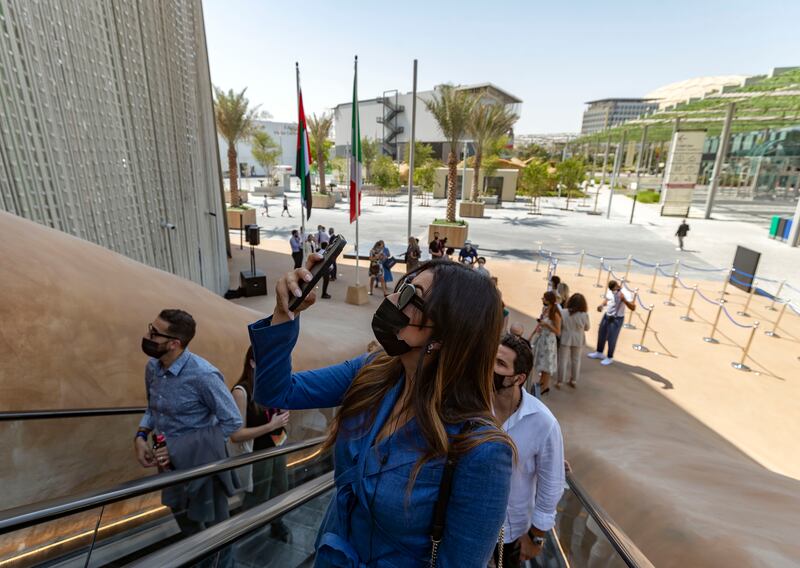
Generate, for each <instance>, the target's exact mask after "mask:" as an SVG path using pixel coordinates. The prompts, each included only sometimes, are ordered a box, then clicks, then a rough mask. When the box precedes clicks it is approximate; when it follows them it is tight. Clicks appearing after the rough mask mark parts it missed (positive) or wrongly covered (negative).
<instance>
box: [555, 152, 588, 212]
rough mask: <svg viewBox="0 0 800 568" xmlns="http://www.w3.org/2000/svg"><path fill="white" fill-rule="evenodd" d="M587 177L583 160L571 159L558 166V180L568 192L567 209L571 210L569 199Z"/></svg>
mask: <svg viewBox="0 0 800 568" xmlns="http://www.w3.org/2000/svg"><path fill="white" fill-rule="evenodd" d="M585 176H586V166H585V165H584V163H583V160H579V159H577V158H569V159H568V160H564V161H563V162H559V163H558V164H557V165H556V179H557V180H558V183H560V184H561V185H562V186H564V187H565V188H566V190H567V205H566V206H567V208H569V198H570V195H571V194H572V190H573V189H574V188H575V186H576V185H578V184H579V183H581V182H582V181H583V179H584V177H585Z"/></svg>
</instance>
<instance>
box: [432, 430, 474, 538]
mask: <svg viewBox="0 0 800 568" xmlns="http://www.w3.org/2000/svg"><path fill="white" fill-rule="evenodd" d="M474 428H475V425H474V424H473V423H472V422H469V421H467V422H464V425H463V426H462V427H461V430H460V431H459V434H464V433H466V432H469V431H471V430H473V429H474ZM457 464H458V456H456V455H455V452H453V447H452V444H451V445H450V449H449V450H448V452H447V460H446V461H445V462H444V471H443V472H442V481H441V483H439V496H438V497H437V499H436V505H435V506H434V508H433V527H432V528H431V541H432V542H434V543H435V544H438V543H439V542H441V540H442V537H443V536H444V520H445V516H446V514H447V502H448V501H449V500H450V494H451V493H452V492H453V474H454V473H455V471H456V465H457Z"/></svg>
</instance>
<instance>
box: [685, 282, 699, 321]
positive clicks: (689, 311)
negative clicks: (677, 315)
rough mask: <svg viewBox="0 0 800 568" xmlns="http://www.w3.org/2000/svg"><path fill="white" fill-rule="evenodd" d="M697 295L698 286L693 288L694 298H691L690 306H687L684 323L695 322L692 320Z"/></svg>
mask: <svg viewBox="0 0 800 568" xmlns="http://www.w3.org/2000/svg"><path fill="white" fill-rule="evenodd" d="M696 294H697V284H695V285H694V288H692V296H691V297H690V298H689V305H688V306H686V313H685V314H683V315H682V316H681V319H682V320H683V321H694V320H693V319H692V304H693V303H694V297H695V295H696Z"/></svg>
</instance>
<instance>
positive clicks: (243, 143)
mask: <svg viewBox="0 0 800 568" xmlns="http://www.w3.org/2000/svg"><path fill="white" fill-rule="evenodd" d="M254 127H255V128H256V129H258V130H261V131H262V132H266V133H267V134H269V135H270V137H271V138H272V139H273V140H274V141H275V143H276V144H277V145H278V147H279V149H280V152H281V153H280V155H279V156H278V162H277V164H275V165H276V166H288V167H290V168H291V170H288V168H283V169H287V171H294V165H295V159H296V156H297V123H296V122H275V121H272V120H255V121H254ZM218 141H219V156H220V168H221V169H222V172H223V175H224V176H225V177H227V176H228V143H227V142H225V139H224V138H222V137H221V136H220V137H219V140H218ZM236 156H237V161H238V162H239V172H240V175H243V176H247V177H249V176H256V177H264V176H266V175H267V173H268V172H267V171H266V169H265V168H264V166H262V165H261V164H259V163H258V162H257V161H256V159H255V158H254V157H253V144H252V142H251V141H250V140H249V139H245V140H240V141H239V143H238V144H236ZM270 173H271V172H270Z"/></svg>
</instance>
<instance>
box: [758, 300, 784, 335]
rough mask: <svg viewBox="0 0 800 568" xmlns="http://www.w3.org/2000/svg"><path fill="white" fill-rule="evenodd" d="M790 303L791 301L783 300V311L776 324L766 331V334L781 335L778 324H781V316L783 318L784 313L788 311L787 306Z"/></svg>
mask: <svg viewBox="0 0 800 568" xmlns="http://www.w3.org/2000/svg"><path fill="white" fill-rule="evenodd" d="M788 305H789V301H788V300H783V307H782V308H781V311H780V312H779V313H778V319H776V320H775V325H773V326H772V329H771V330H769V331H765V332H764V335H766V336H768V337H780V335H778V326H780V325H781V318H783V314H784V313H785V312H786V307H787V306H788Z"/></svg>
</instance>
